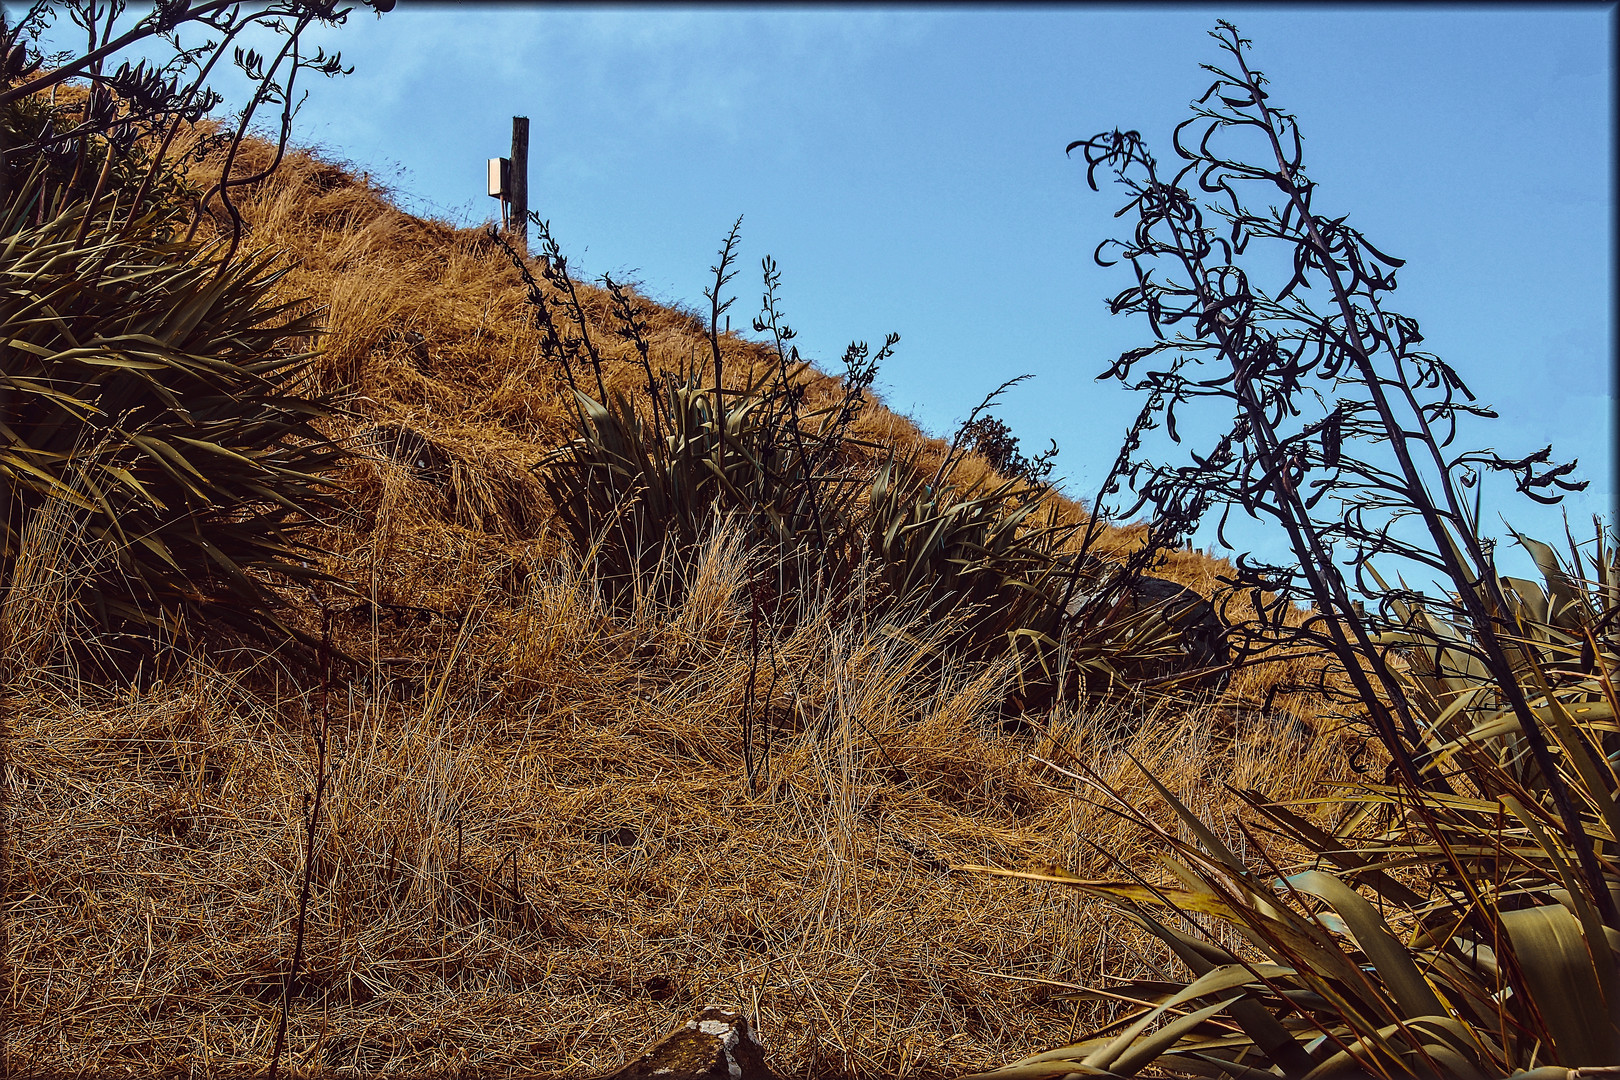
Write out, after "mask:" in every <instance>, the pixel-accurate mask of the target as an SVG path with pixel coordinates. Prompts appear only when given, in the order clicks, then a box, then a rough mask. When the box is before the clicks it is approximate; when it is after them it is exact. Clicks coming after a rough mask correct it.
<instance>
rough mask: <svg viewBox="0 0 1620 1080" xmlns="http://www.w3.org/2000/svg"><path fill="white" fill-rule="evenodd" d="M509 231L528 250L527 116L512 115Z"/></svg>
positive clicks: (520, 245) (520, 247) (521, 247)
mask: <svg viewBox="0 0 1620 1080" xmlns="http://www.w3.org/2000/svg"><path fill="white" fill-rule="evenodd" d="M511 170H512V171H511V191H512V194H511V205H512V210H511V216H510V221H511V231H512V235H513V236H514V237H516V239H517V242H518V247H519V249H520V250H522V251H524V252H527V251H528V250H529V118H528V117H527V116H514V117H512V166H511Z"/></svg>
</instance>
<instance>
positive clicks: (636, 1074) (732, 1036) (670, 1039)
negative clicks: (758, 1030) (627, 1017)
mask: <svg viewBox="0 0 1620 1080" xmlns="http://www.w3.org/2000/svg"><path fill="white" fill-rule="evenodd" d="M605 1080H776V1075H775V1074H774V1073H772V1072H771V1070H770V1069H769V1068H768V1067H767V1066H766V1064H765V1048H764V1047H763V1046H761V1045H760V1042H759V1039H758V1038H756V1037H755V1035H754V1033H753V1031H752V1029H751V1028H750V1027H749V1024H748V1017H746V1016H744V1015H743V1014H742V1013H735V1012H730V1011H729V1010H726V1009H722V1008H720V1007H719V1006H715V1005H707V1006H704V1009H703V1011H702V1012H700V1013H698V1014H697V1016H696V1017H694V1018H693V1019H691V1020H688V1021H687V1022H686V1023H685V1024H683V1025H681V1026H680V1027H678V1028H676V1029H675V1030H674V1031H671V1032H670V1033H669V1034H667V1035H665V1036H663V1037H661V1038H659V1039H656V1040H654V1041H653V1042H652V1043H651V1044H649V1045H648V1047H647V1048H646V1049H645V1050H643V1051H642V1052H641V1053H640V1054H638V1055H636V1056H635V1057H634V1058H632V1059H631V1060H630V1061H629V1062H627V1063H626V1064H625V1065H624V1067H623V1068H621V1069H619V1070H618V1071H617V1072H615V1073H612V1074H611V1075H610V1076H608V1077H606V1078H605Z"/></svg>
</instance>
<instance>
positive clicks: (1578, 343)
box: [222, 0, 1615, 554]
mask: <svg viewBox="0 0 1620 1080" xmlns="http://www.w3.org/2000/svg"><path fill="white" fill-rule="evenodd" d="M1216 18H1225V19H1229V20H1231V21H1232V22H1235V23H1236V24H1237V25H1238V27H1239V28H1240V29H1241V30H1242V32H1243V33H1244V34H1245V36H1247V37H1249V38H1251V39H1253V41H1254V49H1253V51H1252V54H1251V56H1252V62H1253V63H1254V64H1255V65H1256V66H1258V67H1259V68H1261V69H1262V70H1263V71H1264V72H1265V73H1266V74H1267V76H1268V77H1269V78H1270V80H1271V84H1272V89H1273V92H1274V101H1275V102H1277V103H1279V104H1280V105H1281V106H1282V107H1284V108H1286V109H1288V110H1290V111H1292V112H1294V113H1296V114H1297V115H1298V117H1299V119H1300V124H1301V128H1302V130H1303V132H1304V135H1305V139H1306V142H1305V149H1306V165H1307V170H1308V172H1309V173H1310V175H1311V177H1312V178H1313V179H1314V180H1315V181H1316V182H1317V183H1318V185H1319V187H1318V196H1317V198H1318V202H1317V207H1318V210H1319V211H1321V212H1327V213H1332V214H1335V215H1337V214H1348V215H1349V217H1350V223H1351V224H1352V225H1354V226H1356V227H1358V228H1360V229H1361V230H1362V231H1363V232H1364V233H1365V234H1366V235H1367V236H1368V238H1369V239H1371V240H1372V241H1373V242H1374V243H1375V244H1377V245H1378V246H1380V247H1381V248H1382V249H1383V250H1386V251H1388V252H1390V253H1392V254H1395V255H1398V256H1401V257H1403V258H1405V259H1407V261H1408V263H1407V266H1406V267H1405V269H1404V270H1402V271H1401V274H1400V282H1401V288H1400V290H1399V291H1398V292H1397V293H1396V294H1395V297H1394V300H1393V306H1394V307H1395V308H1396V309H1398V310H1400V311H1403V312H1405V313H1407V314H1410V315H1412V316H1414V317H1416V318H1417V319H1418V320H1419V321H1420V322H1421V323H1422V326H1423V330H1424V332H1425V335H1426V337H1427V343H1426V344H1427V346H1428V347H1429V348H1431V349H1432V350H1433V351H1435V352H1437V353H1439V354H1440V355H1441V356H1443V357H1445V358H1446V359H1447V360H1448V361H1449V362H1450V363H1451V364H1452V365H1453V366H1454V367H1455V368H1457V370H1458V371H1459V372H1460V373H1461V374H1462V375H1463V377H1464V378H1465V379H1466V380H1467V381H1468V382H1469V384H1470V385H1471V387H1472V388H1473V389H1474V390H1475V392H1476V393H1477V394H1478V395H1479V397H1480V398H1481V399H1482V400H1483V401H1484V402H1486V403H1488V404H1491V405H1494V406H1495V407H1497V408H1498V409H1499V410H1500V412H1501V413H1502V417H1503V418H1502V419H1501V420H1499V421H1495V422H1493V423H1491V424H1488V425H1485V426H1483V427H1481V428H1476V429H1475V432H1474V436H1473V438H1472V439H1471V441H1472V442H1473V443H1474V444H1475V445H1493V446H1495V447H1497V448H1498V449H1500V450H1501V451H1503V452H1504V453H1512V454H1513V455H1514V456H1519V455H1522V454H1524V453H1528V452H1530V451H1531V450H1534V449H1538V448H1539V447H1541V446H1543V445H1545V444H1546V443H1548V442H1551V443H1553V444H1554V449H1555V452H1556V453H1557V454H1558V455H1560V456H1561V457H1562V458H1566V459H1567V458H1570V457H1578V458H1579V459H1580V470H1579V472H1580V475H1581V476H1582V477H1583V478H1585V479H1589V480H1591V481H1592V487H1591V489H1590V490H1589V491H1588V492H1587V493H1585V494H1584V495H1581V496H1575V497H1571V498H1570V499H1569V500H1568V506H1569V510H1570V516H1571V519H1572V522H1573V523H1574V525H1575V527H1576V529H1577V532H1578V534H1585V533H1588V532H1589V531H1590V526H1589V524H1586V523H1587V522H1588V521H1589V519H1590V516H1591V514H1593V513H1595V512H1601V513H1605V514H1608V513H1609V508H1610V507H1611V505H1612V503H1613V499H1614V495H1613V493H1614V490H1615V485H1614V479H1613V455H1612V449H1611V443H1612V434H1611V429H1612V424H1613V418H1614V408H1613V404H1612V401H1613V399H1612V395H1613V386H1612V364H1611V355H1612V351H1613V306H1612V304H1611V301H1610V294H1611V292H1612V291H1613V285H1614V282H1613V269H1612V267H1613V263H1612V255H1613V249H1614V246H1613V208H1612V191H1613V189H1612V181H1613V175H1612V158H1613V155H1614V147H1613V116H1612V100H1611V97H1610V86H1611V83H1612V80H1613V57H1612V53H1611V48H1612V43H1613V20H1614V18H1615V16H1614V11H1613V9H1612V8H1610V7H1600V6H1585V7H1567V8H1560V7H1553V6H1536V7H1523V8H1519V7H1504V6H1487V7H1479V8H1468V7H1463V6H1439V7H1404V6H1393V5H1392V6H1370V7H1340V8H1335V7H1321V6H1309V7H1306V6H1286V5H1265V6H1255V7H1243V6H1220V7H1216V6H1209V5H1203V6H1197V7H1186V8H1175V7H1161V6H1153V7H1147V6H1140V7H1138V6H1120V7H1114V6H1101V5H1099V6H1083V7H1029V8H972V7H967V8H963V7H949V8H938V9H934V8H923V7H899V8H892V9H886V8H872V7H853V8H835V7H811V8H803V9H784V8H770V9H752V8H747V7H738V8H732V7H704V8H696V9H689V10H684V9H678V8H663V7H637V8H622V9H621V8H610V7H585V8H577V9H570V8H566V7H551V6H544V7H542V6H539V5H535V6H527V5H510V6H499V5H490V6H479V5H469V6H459V5H449V4H432V5H422V4H412V3H411V2H410V0H403V2H401V3H400V5H399V7H398V8H396V9H395V11H394V12H392V13H391V14H389V15H387V16H384V17H382V18H380V19H379V18H375V17H373V16H371V15H370V14H369V13H366V12H364V9H359V11H358V12H357V13H356V14H355V15H354V16H352V17H351V20H350V23H349V25H348V26H345V27H343V28H341V29H339V30H336V31H333V32H331V33H330V34H329V35H327V36H326V37H325V38H324V39H323V40H324V41H325V42H326V43H327V44H328V45H329V47H336V48H340V49H341V50H342V51H343V55H344V58H345V60H346V61H347V62H348V63H351V64H353V65H354V66H355V68H356V71H355V73H354V74H353V75H351V76H349V77H348V78H345V79H339V80H334V81H331V82H324V83H321V84H319V85H315V86H312V87H311V96H310V98H309V101H308V102H307V104H306V105H305V107H304V112H303V114H302V116H301V120H300V124H299V127H298V138H299V140H300V141H303V142H305V143H314V144H317V145H319V146H320V147H322V148H324V149H325V151H326V152H327V153H328V154H329V155H331V156H333V157H336V158H339V159H343V160H347V161H349V162H352V163H354V164H355V165H356V166H357V167H359V168H363V169H367V170H369V171H370V172H371V173H372V174H373V175H374V176H375V177H377V178H379V179H381V180H382V181H384V182H385V183H388V184H390V185H392V186H393V187H394V188H395V189H396V190H397V192H398V194H399V197H400V200H401V202H402V204H403V205H404V206H405V207H406V208H407V209H412V210H414V211H417V212H420V213H426V214H432V215H434V216H438V217H443V218H447V219H450V220H452V221H456V222H458V223H463V224H466V223H472V222H477V221H481V220H484V219H486V218H487V217H489V216H490V215H491V214H493V213H494V212H495V208H496V204H495V202H494V200H492V199H489V198H488V197H487V196H486V195H485V194H484V193H483V184H484V161H485V159H486V158H489V157H493V156H502V155H505V154H506V153H507V152H508V147H509V145H510V131H511V117H512V116H513V115H527V116H529V117H530V119H531V124H532V128H531V147H532V149H531V161H530V177H531V180H530V186H531V195H530V201H531V206H532V207H533V208H534V209H536V210H538V211H539V212H540V213H541V214H542V216H544V217H546V218H549V219H550V221H551V223H552V227H553V230H554V232H555V233H556V235H557V236H558V238H559V240H560V241H561V242H562V244H563V246H564V248H565V250H566V251H568V252H569V253H570V255H571V256H572V258H573V262H574V265H575V266H577V267H578V268H579V269H580V270H582V271H583V272H585V273H587V274H599V273H601V272H603V271H607V272H610V273H613V274H614V275H615V276H616V277H617V276H619V275H621V274H622V275H626V276H629V277H632V278H634V279H636V280H639V281H640V282H641V283H642V284H643V287H644V289H645V291H646V292H648V293H649V294H650V295H651V296H653V297H654V298H657V299H660V300H666V301H676V302H681V303H686V304H698V303H700V302H701V300H702V289H703V287H704V286H705V284H706V283H707V277H708V267H709V266H710V265H711V263H712V262H713V260H714V254H715V249H716V248H717V246H718V244H719V242H720V240H721V238H722V237H723V235H724V234H725V232H726V230H727V228H728V227H729V226H730V224H731V222H732V221H733V219H735V218H736V217H737V216H738V215H739V214H741V215H743V216H744V222H743V248H742V263H741V265H742V273H740V274H739V276H738V278H737V280H736V282H735V283H734V288H736V290H737V292H738V294H739V297H740V298H739V300H738V301H737V304H736V305H735V306H734V308H733V311H734V313H735V315H736V322H737V323H738V324H745V323H746V322H747V321H748V319H749V318H750V317H751V316H752V314H753V313H754V312H755V311H757V302H758V297H759V293H760V288H759V283H758V274H757V267H758V265H759V260H760V257H761V256H763V255H765V254H770V255H773V256H774V257H775V258H776V260H777V262H778V263H779V264H780V266H781V269H782V274H783V286H784V297H785V303H784V306H785V309H786V312H787V315H788V321H789V322H790V323H791V324H792V325H793V326H794V327H795V328H796V329H797V330H798V331H799V333H800V337H799V341H798V343H799V345H800V348H801V351H802V352H803V353H804V355H806V356H807V357H810V358H814V359H819V360H821V361H824V362H825V363H827V364H828V365H831V364H834V363H835V362H836V361H837V360H838V358H839V357H840V356H841V355H842V353H843V349H844V346H845V345H846V344H848V342H849V341H850V340H851V339H856V338H859V339H864V340H867V341H871V342H873V343H874V345H875V344H876V343H878V342H881V340H882V338H883V335H884V334H885V333H886V332H888V331H891V330H892V331H897V332H898V333H900V334H901V335H902V340H901V343H900V346H899V350H898V353H897V355H896V356H895V357H894V359H893V360H891V361H890V362H889V363H888V365H887V366H886V368H885V369H884V371H883V373H882V375H881V377H880V381H879V388H880V390H881V392H882V393H883V396H884V398H885V400H886V402H887V403H888V404H889V405H890V406H891V407H893V408H895V409H896V410H898V411H900V412H902V413H905V414H907V415H909V416H911V417H913V418H914V419H915V420H916V421H917V422H918V423H919V424H921V425H922V426H923V427H924V428H925V429H927V430H929V431H930V432H932V433H934V434H941V435H944V434H948V433H949V432H950V431H951V430H952V429H954V427H955V426H956V425H957V424H958V423H959V422H960V421H961V420H962V419H964V418H965V417H966V415H967V413H968V412H969V410H970V409H971V408H972V407H973V406H974V405H975V404H976V403H977V402H978V401H979V399H980V398H981V397H983V395H984V394H985V393H986V392H987V391H989V390H990V389H992V388H993V387H994V386H996V385H997V384H998V383H1000V382H1002V381H1003V380H1005V379H1007V378H1009V377H1011V376H1013V375H1019V374H1024V373H1029V374H1032V375H1033V376H1034V379H1032V380H1031V381H1029V382H1026V383H1024V384H1022V385H1021V386H1019V387H1017V388H1015V389H1014V390H1013V391H1011V392H1010V393H1009V394H1008V396H1007V397H1006V399H1005V402H1004V404H1003V405H1002V407H1001V409H1000V411H999V414H1000V415H1001V416H1002V417H1003V418H1004V419H1005V420H1007V422H1008V423H1010V424H1011V425H1012V426H1013V429H1014V430H1015V432H1017V434H1018V435H1019V436H1020V437H1021V438H1022V440H1023V443H1024V445H1025V447H1026V449H1027V450H1035V449H1040V448H1043V447H1044V446H1045V445H1046V442H1047V440H1048V439H1056V440H1057V442H1058V444H1059V445H1060V447H1061V448H1062V453H1061V456H1060V458H1059V471H1060V472H1061V473H1062V474H1063V475H1065V476H1066V477H1067V483H1066V485H1065V487H1066V490H1067V491H1069V493H1071V494H1073V495H1076V496H1079V497H1085V498H1089V496H1090V495H1091V494H1092V493H1093V492H1094V490H1095V486H1096V484H1097V482H1098V481H1099V480H1100V478H1101V477H1102V475H1103V474H1104V472H1105V471H1106V470H1107V467H1108V464H1109V463H1110V461H1111V460H1112V459H1113V456H1114V454H1115V453H1116V451H1117V448H1118V444H1119V439H1120V435H1121V433H1122V432H1123V430H1124V428H1125V427H1126V426H1127V424H1128V423H1129V420H1130V418H1131V417H1132V416H1133V415H1134V413H1135V411H1136V409H1137V408H1138V407H1139V402H1138V401H1137V399H1136V396H1135V395H1133V394H1131V393H1130V392H1128V391H1125V390H1123V389H1120V388H1118V387H1117V386H1114V385H1112V384H1109V383H1099V382H1096V381H1095V379H1094V377H1095V376H1096V375H1097V374H1098V373H1100V372H1101V371H1103V370H1105V369H1106V368H1107V367H1108V365H1109V363H1110V362H1111V361H1112V359H1113V358H1114V357H1115V356H1116V355H1117V354H1118V353H1119V352H1120V351H1121V350H1123V349H1125V348H1129V347H1131V346H1133V345H1138V344H1143V343H1145V342H1146V341H1147V339H1148V334H1147V327H1146V325H1145V323H1142V322H1139V321H1136V320H1132V319H1128V318H1125V317H1110V316H1109V315H1108V313H1107V308H1106V305H1105V302H1104V301H1105V298H1106V297H1107V296H1109V295H1111V294H1112V293H1113V292H1115V291H1116V290H1117V289H1119V288H1121V287H1123V286H1124V284H1125V281H1126V279H1125V277H1124V276H1122V273H1125V272H1128V271H1122V270H1120V269H1115V270H1113V271H1105V270H1101V269H1099V268H1097V267H1095V266H1093V265H1092V263H1091V252H1092V250H1093V248H1094V247H1095V245H1096V244H1097V243H1098V242H1099V241H1100V240H1102V239H1104V238H1106V237H1108V236H1112V235H1116V234H1117V231H1118V228H1119V225H1120V222H1119V221H1116V220H1115V219H1113V217H1112V214H1113V212H1114V210H1116V209H1117V208H1118V206H1119V205H1120V203H1121V201H1122V199H1121V196H1120V194H1119V193H1118V192H1117V191H1112V190H1110V189H1109V188H1108V187H1107V186H1105V187H1104V190H1103V192H1102V193H1101V194H1095V193H1092V192H1091V191H1090V190H1089V189H1087V187H1086V185H1085V182H1084V167H1083V165H1080V164H1077V163H1076V161H1073V160H1068V159H1066V158H1065V157H1064V153H1063V148H1064V146H1065V145H1066V144H1067V143H1069V142H1071V141H1073V140H1075V139H1078V138H1083V137H1086V136H1090V135H1092V134H1095V133H1097V132H1099V131H1103V130H1106V129H1110V128H1113V127H1116V126H1117V127H1121V128H1135V129H1137V130H1140V131H1141V132H1143V134H1144V135H1146V136H1147V137H1148V139H1149V140H1150V142H1151V143H1152V144H1153V145H1155V146H1156V147H1157V148H1158V150H1159V156H1160V157H1161V159H1164V158H1169V157H1171V151H1170V148H1169V134H1170V130H1171V128H1172V127H1173V126H1174V124H1175V123H1176V122H1177V121H1179V120H1181V119H1184V118H1185V117H1186V115H1187V113H1186V109H1187V105H1188V102H1189V101H1190V100H1191V99H1193V98H1195V97H1197V96H1198V95H1199V94H1200V93H1202V91H1203V90H1204V88H1205V87H1206V86H1207V84H1208V79H1209V77H1208V75H1207V74H1206V73H1205V72H1203V71H1201V70H1200V69H1199V66H1198V65H1199V64H1200V63H1205V62H1215V61H1216V60H1218V59H1219V57H1218V55H1217V47H1216V44H1215V42H1214V41H1212V40H1211V39H1210V38H1209V37H1208V36H1207V32H1208V31H1209V30H1210V29H1211V28H1212V27H1213V25H1214V22H1215V20H1216ZM227 88H228V87H222V89H227ZM1496 511H1505V512H1507V513H1508V515H1509V519H1510V521H1511V522H1512V523H1513V524H1515V525H1516V526H1517V527H1519V528H1520V529H1521V530H1523V531H1527V532H1529V533H1530V534H1531V535H1537V536H1541V537H1543V538H1546V539H1549V540H1552V539H1556V538H1557V537H1558V536H1560V535H1561V532H1562V527H1561V525H1560V524H1559V521H1558V517H1557V514H1556V513H1554V514H1552V515H1549V514H1547V513H1546V512H1542V511H1538V510H1537V509H1535V508H1534V507H1532V506H1530V505H1529V504H1528V503H1526V502H1524V501H1523V500H1520V499H1518V498H1516V497H1512V498H1509V499H1496V500H1491V499H1487V504H1486V514H1487V519H1488V520H1490V521H1495V520H1496V517H1495V514H1496ZM1245 539H1246V540H1248V541H1249V545H1250V546H1253V547H1255V548H1270V547H1271V544H1270V543H1269V541H1267V540H1266V539H1264V538H1263V537H1260V536H1258V535H1255V534H1251V535H1249V536H1246V537H1245ZM1273 553H1274V554H1275V553H1277V552H1276V551H1275V550H1273Z"/></svg>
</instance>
